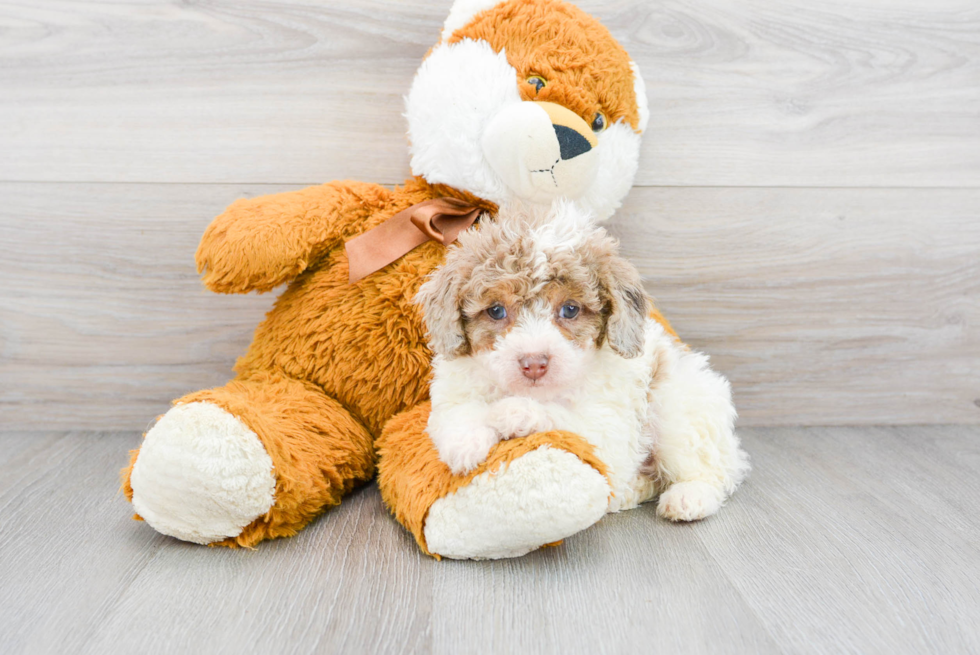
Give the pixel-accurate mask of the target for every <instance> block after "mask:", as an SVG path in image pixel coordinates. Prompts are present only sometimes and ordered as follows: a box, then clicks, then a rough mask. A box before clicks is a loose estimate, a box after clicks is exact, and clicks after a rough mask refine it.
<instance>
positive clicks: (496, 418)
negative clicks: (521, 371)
mask: <svg viewBox="0 0 980 655" xmlns="http://www.w3.org/2000/svg"><path fill="white" fill-rule="evenodd" d="M488 415H489V423H490V426H491V427H493V428H494V429H495V430H496V431H497V432H498V433H499V434H500V438H501V439H510V438H512V437H526V436H527V435H529V434H534V433H535V432H544V431H546V430H551V429H553V428H554V425H553V424H552V421H551V419H550V418H549V417H548V413H547V411H546V410H545V408H544V407H542V406H541V403H539V402H538V401H536V400H532V399H531V398H522V397H520V396H508V397H507V398H501V399H500V400H498V401H497V402H495V403H493V404H492V405H490V411H489V412H488Z"/></svg>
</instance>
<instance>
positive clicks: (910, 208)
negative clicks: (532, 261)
mask: <svg viewBox="0 0 980 655" xmlns="http://www.w3.org/2000/svg"><path fill="white" fill-rule="evenodd" d="M284 188H287V187H278V186H268V187H266V186H258V187H256V186H233V185H228V186H213V185H135V184H118V185H90V184H62V185H55V184H0V195H2V196H3V197H4V198H5V204H4V206H3V207H2V208H0V278H2V279H3V280H4V284H3V285H0V353H2V359H0V422H3V424H4V425H5V426H8V427H9V428H13V427H15V426H17V427H20V428H24V429H32V428H36V427H37V426H39V425H42V424H43V425H45V426H47V427H49V428H58V427H63V428H78V429H83V428H87V429H127V430H141V429H145V427H146V426H147V425H148V424H149V423H150V422H151V421H152V420H153V419H154V418H155V417H156V416H158V415H159V414H160V413H162V412H163V411H165V410H166V408H167V407H168V403H169V402H170V400H172V399H173V398H176V397H179V396H181V395H183V394H185V393H188V392H190V391H193V390H196V389H199V388H204V387H206V386H214V385H218V384H222V383H223V382H224V381H225V380H227V378H228V377H229V376H230V371H231V366H232V365H233V363H234V361H235V358H236V357H238V356H239V355H241V354H242V353H243V352H244V350H245V348H246V347H247V345H248V342H249V340H250V338H251V333H252V330H253V329H254V327H255V325H257V324H258V322H259V320H260V319H261V317H262V315H263V313H264V312H265V311H266V310H267V309H268V308H269V307H270V306H271V304H272V302H273V300H274V297H273V295H272V294H268V295H263V296H255V295H252V296H219V295H215V294H211V293H208V292H207V291H206V290H204V289H203V287H202V286H201V285H200V283H199V281H198V279H197V275H196V273H195V271H194V264H193V252H194V250H195V248H196V244H197V240H198V238H199V235H200V234H201V233H202V232H203V230H204V227H205V226H206V225H207V223H208V221H209V220H210V217H211V216H212V215H214V214H216V213H217V212H219V211H220V210H221V209H222V208H223V207H224V206H225V205H227V204H228V203H229V202H231V201H232V200H233V199H234V198H236V197H238V196H242V195H255V194H259V193H267V192H271V191H277V190H281V189H284ZM617 221H618V222H617V224H616V226H615V230H614V231H615V232H616V233H617V234H619V235H620V236H621V237H622V241H623V248H624V251H625V253H626V254H627V256H629V257H630V258H631V259H632V260H633V261H634V262H635V263H636V264H637V265H638V266H639V267H640V268H641V270H642V271H643V273H644V275H645V277H646V280H647V286H648V289H649V290H650V292H651V293H652V294H653V295H654V296H655V297H656V298H657V301H658V304H659V305H660V306H661V308H662V309H663V310H664V311H665V312H666V314H667V316H668V317H670V318H671V320H672V321H673V322H674V323H675V325H676V327H677V328H678V330H679V331H680V333H681V335H682V336H683V337H684V338H685V339H686V340H687V341H688V342H690V343H691V344H692V345H693V346H694V347H696V348H699V349H702V350H704V351H705V352H707V353H709V354H710V355H711V356H712V357H713V361H714V363H715V365H716V366H717V368H718V369H719V370H721V371H722V372H724V373H725V374H726V375H728V376H729V377H730V378H731V380H732V383H733V385H734V390H735V396H736V403H737V406H738V408H739V411H740V413H741V417H742V424H743V425H787V424H788V425H792V424H811V425H827V424H862V423H863V424H875V423H977V422H980V405H978V404H977V401H978V400H980V388H978V387H977V377H976V371H977V370H980V191H974V190H941V189H940V190H899V189H892V190H822V189H635V190H634V192H633V194H632V195H631V196H630V198H629V200H628V202H627V204H626V206H625V207H624V208H623V211H622V212H621V213H620V214H619V217H618V219H617Z"/></svg>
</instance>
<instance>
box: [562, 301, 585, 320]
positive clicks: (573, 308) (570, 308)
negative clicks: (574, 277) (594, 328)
mask: <svg viewBox="0 0 980 655" xmlns="http://www.w3.org/2000/svg"><path fill="white" fill-rule="evenodd" d="M580 309H581V308H580V307H579V306H578V305H576V304H575V303H573V302H567V303H565V304H564V305H562V306H561V309H559V310H558V316H560V317H561V318H567V319H573V318H575V317H576V316H578V313H579V310H580Z"/></svg>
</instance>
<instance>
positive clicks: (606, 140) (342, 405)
mask: <svg viewBox="0 0 980 655" xmlns="http://www.w3.org/2000/svg"><path fill="white" fill-rule="evenodd" d="M647 114H648V112H647V107H646V96H645V92H644V88H643V82H642V79H641V78H640V75H639V73H638V71H637V68H636V66H635V64H633V62H632V61H631V60H630V58H629V56H628V55H627V53H626V51H625V50H624V49H623V48H622V47H621V46H620V45H619V44H618V43H617V42H616V41H615V40H614V39H613V37H612V36H611V35H610V34H609V32H608V31H607V30H606V29H605V28H604V27H602V26H601V25H600V24H599V23H598V22H597V21H596V20H595V19H594V18H592V17H591V16H589V15H587V14H585V13H584V12H582V11H581V10H579V9H577V8H575V7H574V6H572V5H570V4H568V3H565V2H561V1H560V0H503V1H495V0H457V1H456V2H455V4H454V5H453V6H452V9H451V11H450V14H449V17H448V19H447V20H446V23H445V27H444V29H443V31H442V38H441V40H440V41H439V43H438V44H437V45H436V46H435V47H434V48H433V49H432V50H431V51H430V52H429V53H428V54H427V56H426V58H425V60H424V62H423V63H422V66H421V67H420V69H419V71H418V73H417V75H416V78H415V81H414V83H413V85H412V89H411V91H410V93H409V95H408V97H407V110H406V116H407V118H408V132H409V139H410V142H411V154H412V159H411V166H412V172H413V177H411V178H409V179H408V180H407V181H406V182H405V184H404V185H403V186H401V187H398V188H395V189H387V188H384V187H382V186H380V185H377V184H371V183H366V182H353V181H343V182H331V183H328V184H325V185H322V186H316V187H310V188H307V189H304V190H301V191H296V192H287V193H280V194H275V195H270V196H263V197H259V198H253V199H247V200H239V201H237V202H235V203H234V204H232V205H231V206H230V207H229V208H228V209H227V210H226V211H225V213H223V214H222V215H221V216H218V217H217V218H216V219H215V220H214V222H213V223H212V224H211V225H210V226H209V227H208V229H207V231H206V232H205V234H204V237H203V239H202V240H201V244H200V247H199V249H198V252H197V264H198V268H199V270H200V271H201V272H202V273H203V277H204V283H205V284H206V285H207V286H208V288H210V289H211V290H213V291H216V292H220V293H246V292H249V291H260V292H261V291H269V290H271V289H273V288H274V287H276V286H277V285H279V284H282V283H286V282H288V283H289V286H288V287H287V289H286V290H285V291H284V292H283V293H282V295H281V296H280V297H279V299H278V301H277V302H276V304H275V307H274V308H273V309H272V310H271V311H270V312H269V314H268V315H267V317H266V319H265V321H264V322H263V323H262V324H261V325H260V326H259V327H258V329H257V330H256V332H255V338H254V341H253V342H252V345H251V347H250V348H249V350H248V352H247V353H246V355H245V356H244V357H242V358H241V359H240V360H239V361H238V363H237V365H236V367H235V372H236V377H235V378H234V379H233V380H232V381H230V382H229V383H228V384H226V385H225V386H223V387H219V388H215V389H208V390H205V391H199V392H196V393H192V394H190V395H188V396H185V397H183V398H181V399H179V400H177V401H176V402H175V404H174V406H173V408H171V409H170V411H168V412H167V413H166V414H165V415H163V416H162V417H161V418H160V419H159V421H158V422H157V423H156V424H155V425H154V426H153V428H152V429H150V430H149V432H148V433H147V434H146V436H145V439H144V441H143V443H142V446H141V448H140V450H138V451H133V452H132V454H131V461H130V465H129V466H128V467H126V468H125V469H124V470H123V488H124V490H125V493H126V496H127V497H128V498H129V499H130V500H131V501H132V503H133V506H134V508H135V511H136V512H137V515H138V516H139V517H141V518H142V519H144V520H145V521H146V522H147V523H148V524H149V525H150V526H152V527H153V528H154V529H156V530H157V531H159V532H162V533H164V534H168V535H172V536H174V537H177V538H179V539H183V540H186V541H192V542H196V543H201V544H213V545H214V544H217V545H226V546H253V545H255V544H257V543H258V542H260V541H262V540H263V539H267V538H271V537H282V536H289V535H293V534H295V533H296V532H297V531H299V530H301V529H302V528H303V527H304V526H305V525H306V524H307V523H309V522H310V521H311V520H312V519H313V518H314V517H315V516H317V515H318V514H320V513H321V512H323V511H324V509H326V508H328V507H331V506H333V505H337V504H338V503H340V502H341V499H342V498H343V496H344V495H345V494H346V493H347V492H349V491H350V490H351V488H352V487H354V486H355V485H357V484H360V483H363V482H365V481H367V480H370V479H371V478H372V476H374V475H375V472H376V469H377V470H379V471H380V473H379V476H378V480H379V484H380V487H381V491H382V495H383V498H384V500H385V502H386V503H387V504H388V506H389V507H390V509H391V510H392V512H393V513H394V514H395V516H396V518H397V519H398V520H399V521H401V522H402V523H403V524H404V525H405V526H406V527H407V528H408V529H409V530H411V531H412V533H413V534H414V535H415V537H416V539H417V540H418V542H419V545H420V546H421V547H422V549H423V550H424V551H425V552H427V553H430V554H434V555H446V556H451V557H500V556H506V555H515V554H520V553H523V552H528V551H529V550H532V549H534V548H537V547H540V546H541V545H544V544H547V543H550V542H554V541H557V540H560V539H562V538H564V537H566V536H568V535H570V534H573V533H575V532H577V531H579V530H581V529H583V528H585V527H587V526H588V525H590V524H591V523H593V522H595V521H596V520H598V519H599V517H600V516H602V514H603V513H604V512H605V500H606V497H607V496H608V493H609V487H608V484H607V483H606V480H605V476H604V472H605V467H604V465H603V463H602V461H600V460H599V459H598V458H597V457H596V456H595V454H594V453H593V449H592V447H591V446H590V445H589V444H588V443H587V442H586V441H584V440H583V439H581V438H579V437H577V436H576V435H574V434H569V433H565V432H550V433H543V434H537V435H532V436H530V437H527V438H525V439H516V440H511V441H507V442H504V443H501V444H500V445H499V446H498V447H497V448H496V449H495V450H494V451H493V452H492V453H491V456H490V457H489V459H488V460H487V461H486V462H485V463H484V464H483V465H481V466H480V467H479V468H478V469H476V470H475V471H473V472H472V473H471V474H469V475H467V476H460V477H455V476H453V475H452V474H451V473H450V472H449V469H448V468H447V467H446V466H445V465H444V464H442V463H441V462H440V461H439V460H438V457H437V455H436V452H435V449H434V448H433V446H432V444H431V442H430V441H429V440H428V437H427V435H426V433H425V424H426V419H427V415H428V403H427V397H428V384H429V374H430V357H431V353H430V351H429V350H428V348H427V346H426V335H425V333H424V329H423V327H422V321H421V317H420V314H419V309H418V308H417V307H416V306H415V305H414V304H413V302H412V301H413V298H414V296H415V293H416V291H417V290H418V288H419V286H420V285H421V284H422V282H423V281H424V279H425V278H426V276H427V275H428V274H429V273H430V272H432V271H433V270H434V269H435V268H436V267H438V266H439V265H440V264H441V263H442V262H443V259H444V254H445V246H444V245H442V244H441V243H439V242H437V241H433V240H430V241H427V242H425V243H423V244H422V245H420V246H418V247H416V248H415V249H414V250H411V251H410V252H408V253H407V254H405V255H404V256H401V257H400V258H398V259H396V260H394V261H392V262H391V263H388V264H387V265H384V266H383V268H381V269H380V270H377V271H376V272H374V273H371V274H369V275H367V276H366V277H364V278H363V279H360V280H358V281H356V282H354V283H351V282H350V279H349V278H350V270H349V261H348V253H347V250H346V249H345V243H346V242H348V241H350V240H351V239H352V238H354V237H357V236H359V235H362V234H364V233H365V232H367V231H369V230H372V229H373V228H376V227H378V226H379V225H382V224H383V223H385V221H386V220H387V219H389V218H391V217H392V216H394V215H396V214H399V213H400V212H408V213H411V212H412V211H413V210H414V208H415V206H416V205H418V204H419V203H422V202H423V201H427V200H432V199H440V198H451V199H458V200H461V201H464V202H465V203H466V204H467V205H469V206H472V207H476V208H479V209H481V210H483V211H484V212H486V213H485V214H484V216H485V218H484V219H483V220H494V216H495V214H496V211H497V209H498V207H502V206H506V205H508V204H510V203H521V204H522V206H524V207H530V208H531V209H530V210H531V211H537V212H541V213H542V215H544V214H545V213H546V212H547V211H548V209H549V208H550V206H551V203H552V202H553V201H554V200H556V199H562V198H563V199H566V200H570V201H572V202H574V203H575V204H577V205H578V206H579V207H581V208H583V209H585V210H587V211H589V212H591V213H592V214H593V215H594V216H595V217H596V218H597V219H599V220H605V219H608V218H609V217H610V216H611V215H612V214H613V212H614V210H615V209H616V208H617V207H618V206H619V204H620V201H621V200H622V198H623V197H624V196H625V195H626V193H627V192H628V190H629V189H630V186H631V184H632V180H633V176H634V174H635V172H636V168H637V160H638V157H639V149H640V135H641V133H642V131H643V129H644V127H645V124H646V121H647ZM381 263H382V264H383V263H384V262H381ZM529 499H531V501H530V502H529ZM434 535H436V536H437V537H438V538H437V539H436V537H435V536H434ZM459 535H465V538H463V539H462V541H460V540H459V539H457V537H458V536H459ZM434 539H435V540H437V541H438V545H435V543H434V541H433V540H434ZM463 542H465V544H463ZM483 543H486V547H485V548H484V547H483V546H481V544H483ZM461 544H462V545H461Z"/></svg>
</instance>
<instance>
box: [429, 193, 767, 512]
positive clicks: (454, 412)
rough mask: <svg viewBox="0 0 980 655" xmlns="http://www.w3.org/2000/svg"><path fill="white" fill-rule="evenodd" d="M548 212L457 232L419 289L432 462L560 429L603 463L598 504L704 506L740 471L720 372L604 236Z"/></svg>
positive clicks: (472, 460)
mask: <svg viewBox="0 0 980 655" xmlns="http://www.w3.org/2000/svg"><path fill="white" fill-rule="evenodd" d="M554 211H556V212H559V213H564V214H566V215H565V216H561V217H553V218H554V219H555V220H548V221H546V222H545V223H544V224H543V225H534V224H533V221H534V220H535V219H534V218H533V217H530V216H522V215H521V214H520V211H516V212H512V214H516V215H505V214H503V213H502V214H501V216H498V219H497V220H496V221H495V222H492V223H491V222H485V223H483V224H482V225H481V226H480V228H479V229H478V230H470V231H467V232H466V233H464V234H463V235H461V236H460V238H459V241H458V244H457V245H456V246H454V247H452V248H451V250H450V252H449V253H448V256H447V260H446V263H445V265H444V266H443V267H442V268H440V269H439V270H438V271H436V272H435V273H434V274H433V276H432V277H431V278H430V279H429V280H428V281H426V283H425V284H424V285H423V286H422V288H421V289H420V290H419V293H418V296H417V298H416V302H418V303H420V304H421V305H422V309H423V312H424V315H425V323H426V327H427V329H428V332H429V338H430V346H431V348H432V350H433V352H434V353H435V358H434V360H433V381H432V386H431V390H430V391H431V398H432V412H431V415H430V417H429V422H428V433H429V436H430V438H431V439H432V441H433V444H434V445H435V447H436V449H437V450H438V452H439V457H440V459H441V460H442V461H443V462H445V463H446V464H447V465H448V466H449V468H450V469H451V470H452V471H453V472H454V473H456V474H463V473H466V472H468V471H470V470H472V469H473V468H474V467H476V466H477V465H478V464H480V463H481V462H483V461H484V460H485V459H486V458H487V455H488V454H489V452H490V450H491V449H492V448H493V446H494V445H495V444H496V443H498V442H499V441H500V440H502V439H510V438H514V437H523V436H526V435H529V434H532V433H535V432H542V431H547V430H554V429H560V430H568V431H571V432H574V433H576V434H578V435H580V436H581V437H583V438H584V439H586V440H588V441H589V442H590V443H591V444H592V445H593V446H594V447H595V449H596V453H597V455H598V456H599V457H600V458H601V459H602V461H603V462H605V463H606V465H607V466H608V467H609V479H610V486H611V488H612V494H611V496H610V501H609V511H619V510H622V509H627V508H630V507H635V506H636V505H638V504H639V503H641V502H645V501H647V500H651V499H652V498H654V497H656V496H658V495H659V496H660V502H659V505H658V511H659V513H660V514H661V515H662V516H664V517H666V518H668V519H671V520H695V519H700V518H704V517H705V516H708V515H710V514H713V513H714V512H716V511H717V510H718V509H719V508H720V507H721V505H722V503H723V502H724V501H725V499H726V498H727V497H728V496H729V495H730V494H731V493H732V492H733V491H734V490H735V488H736V487H737V486H738V484H739V483H740V482H741V481H742V479H743V478H744V477H745V475H746V474H747V472H748V470H749V464H748V457H747V456H746V454H745V453H744V452H743V451H742V450H741V448H740V447H739V441H738V438H737V437H736V435H735V432H734V421H735V409H734V407H733V405H732V401H731V393H730V389H729V385H728V382H727V381H726V380H725V378H723V377H722V376H720V375H718V374H717V373H715V372H713V371H712V370H711V369H710V368H709V367H708V359H707V357H705V356H704V355H702V354H699V353H696V352H693V351H691V350H689V349H688V348H687V347H686V346H685V345H683V344H682V343H680V342H678V341H677V340H676V339H675V338H674V337H672V336H671V335H669V334H668V333H667V332H666V331H665V330H664V328H663V327H662V326H661V325H660V323H658V322H657V321H656V320H654V319H652V318H650V313H651V312H650V310H651V309H652V303H651V301H650V299H649V298H648V296H647V295H646V293H645V292H644V290H643V286H642V283H641V280H640V275H639V273H638V272H637V270H636V269H635V268H634V267H633V266H632V265H630V264H629V263H628V262H627V261H626V260H624V259H623V258H621V257H619V256H618V254H617V244H616V242H615V240H614V239H612V238H611V237H609V236H607V235H606V233H605V231H604V230H602V229H601V228H597V227H594V226H593V225H592V224H591V223H590V222H589V220H588V217H582V216H569V215H568V214H572V213H574V212H576V211H577V210H575V209H574V208H573V207H572V206H571V205H558V206H557V208H556V209H555V210H554ZM558 226H562V227H561V230H559V227H558ZM569 226H572V227H569ZM575 226H578V227H575Z"/></svg>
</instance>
